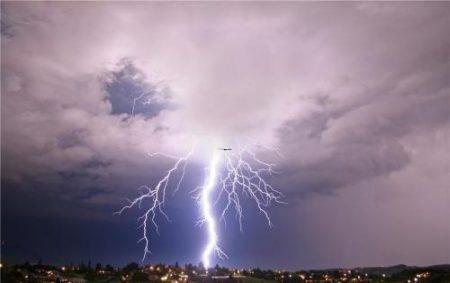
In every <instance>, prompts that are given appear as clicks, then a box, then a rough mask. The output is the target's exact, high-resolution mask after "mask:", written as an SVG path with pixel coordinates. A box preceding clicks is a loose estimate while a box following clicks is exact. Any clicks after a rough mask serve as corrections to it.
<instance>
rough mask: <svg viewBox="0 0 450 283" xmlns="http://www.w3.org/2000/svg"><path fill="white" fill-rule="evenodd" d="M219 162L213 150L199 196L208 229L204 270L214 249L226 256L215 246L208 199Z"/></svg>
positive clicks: (213, 221)
mask: <svg viewBox="0 0 450 283" xmlns="http://www.w3.org/2000/svg"><path fill="white" fill-rule="evenodd" d="M218 163H219V153H217V152H215V153H214V154H213V157H212V159H211V162H210V163H209V167H208V169H207V171H208V176H207V178H206V180H205V184H204V186H203V188H202V191H201V196H200V206H201V209H202V214H203V221H204V222H205V223H206V226H207V229H208V243H207V245H206V247H205V250H204V251H203V255H202V262H203V266H204V267H205V270H206V271H208V268H209V266H210V261H209V257H210V255H211V253H212V252H213V251H216V252H217V254H218V256H219V257H222V256H226V255H225V253H223V252H222V250H221V249H220V248H219V247H218V246H217V241H218V237H217V231H216V220H215V219H214V215H213V213H212V211H211V201H210V199H209V197H210V194H211V191H212V190H213V189H214V187H215V185H216V179H217V165H218Z"/></svg>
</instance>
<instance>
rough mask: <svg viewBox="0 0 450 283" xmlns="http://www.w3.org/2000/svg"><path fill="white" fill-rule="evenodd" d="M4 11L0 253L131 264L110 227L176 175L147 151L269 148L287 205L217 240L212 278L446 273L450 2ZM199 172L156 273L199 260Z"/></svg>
mask: <svg viewBox="0 0 450 283" xmlns="http://www.w3.org/2000/svg"><path fill="white" fill-rule="evenodd" d="M1 7H2V12H1V19H2V21H1V47H2V53H1V67H2V74H1V79H2V81H1V82H2V83H1V93H2V95H1V99H2V101H1V102H2V103H1V113H2V116H1V118H2V132H1V133H2V138H1V142H2V143H1V146H2V167H1V170H2V171H1V172H2V226H3V229H2V238H3V239H4V240H6V244H5V245H4V246H3V247H2V249H4V252H5V255H6V256H7V257H9V258H11V259H14V260H21V259H30V260H33V259H36V258H39V257H42V258H43V259H45V260H48V261H52V262H64V261H70V260H73V261H77V260H82V259H84V260H87V259H92V260H101V261H103V262H105V263H106V262H112V263H125V262H126V261H131V260H134V261H137V260H139V259H140V256H141V252H142V249H141V248H142V247H141V246H139V245H138V244H136V243H135V241H136V240H137V239H138V238H139V234H138V232H137V231H136V229H135V224H136V223H135V218H134V216H135V215H133V213H130V214H128V215H126V216H123V217H117V216H113V215H112V212H114V211H116V210H117V209H118V208H120V206H121V205H122V204H123V203H124V199H125V198H126V197H134V196H136V194H137V193H136V190H135V188H137V187H138V186H139V185H142V184H154V183H155V182H156V181H157V179H158V178H160V177H161V174H163V173H164V170H166V169H167V168H168V166H170V161H167V160H165V159H161V158H153V159H152V158H149V157H148V156H147V153H149V152H155V151H162V152H168V153H171V154H182V153H185V152H186V151H187V150H188V149H189V148H190V147H191V146H192V145H193V144H195V143H196V142H199V141H200V142H201V141H204V140H205V139H208V140H215V141H217V142H218V143H220V144H228V143H229V141H230V140H234V139H239V140H242V139H247V138H251V139H255V140H258V141H259V142H261V143H264V144H267V145H269V146H276V147H278V148H279V149H280V152H281V154H282V158H279V159H277V163H278V167H277V169H278V171H280V174H279V175H276V176H274V177H272V178H271V179H270V181H271V183H272V184H273V185H274V186H275V187H277V188H278V189H279V190H280V191H282V192H283V193H284V195H285V196H286V197H285V201H286V202H287V204H286V205H282V206H277V207H274V208H273V209H271V213H272V217H273V219H272V220H273V222H274V225H275V227H274V228H273V229H268V228H267V227H266V226H265V223H264V219H263V218H262V217H261V216H260V215H257V213H256V212H255V211H254V207H252V204H251V203H249V204H248V206H249V207H248V208H249V209H248V211H249V215H248V216H246V218H245V220H244V234H241V233H239V231H237V230H238V229H235V228H234V227H233V225H228V226H227V228H225V227H221V229H223V230H224V231H223V233H222V234H221V235H223V236H221V237H222V239H221V245H222V246H223V248H224V249H225V250H226V251H227V253H228V255H229V256H230V259H229V260H227V261H224V262H222V261H219V263H220V264H223V265H229V266H236V265H237V266H261V267H287V268H323V267H338V266H349V267H351V266H367V265H390V264H398V263H405V264H417V265H429V264H438V263H448V262H450V218H449V217H450V193H449V187H450V173H449V172H450V155H449V144H450V141H449V137H450V80H449V78H450V37H449V36H448V34H449V27H450V4H449V3H445V2H434V3H420V2H402V3H400V2H398V3H386V2H383V3H197V2H195V3H194V2H186V3H121V2H110V3H106V2H103V3H100V2H96V3H94V2H79V3H66V2H64V3H63V2H55V3H37V2H2V3H1ZM135 99H136V104H135V105H134V115H131V112H132V109H133V101H134V100H135ZM258 154H260V155H261V156H264V155H265V154H266V153H265V152H258ZM269 157H270V156H269ZM203 166H204V163H203V159H202V157H196V158H195V159H194V160H192V163H191V165H190V167H189V169H188V173H189V174H187V177H186V180H185V183H184V185H183V190H182V192H180V194H179V195H177V196H175V197H174V198H173V199H172V201H171V203H172V204H170V205H168V208H167V210H168V211H167V212H168V214H169V215H170V216H171V217H172V218H173V221H172V223H164V222H162V223H161V225H162V227H161V228H162V234H161V236H159V237H153V238H152V240H153V241H154V242H153V243H154V244H153V245H154V248H153V249H152V251H153V252H154V255H153V256H151V257H149V258H148V261H149V262H151V261H158V260H164V261H169V262H175V261H176V260H178V261H180V262H186V261H191V262H194V263H197V262H198V261H199V259H200V257H199V254H200V252H199V249H200V247H201V246H202V244H203V240H204V235H203V234H204V233H203V231H202V229H193V228H192V227H193V224H195V221H196V219H198V217H199V215H198V209H197V208H196V207H195V203H194V202H193V201H192V200H191V196H190V195H189V194H188V192H189V191H191V190H192V188H194V187H195V186H197V185H198V184H199V183H201V182H202V176H203V175H202V172H203V171H202V170H201V167H203ZM252 208H253V209H252ZM230 220H231V222H233V221H232V219H230ZM229 226H231V227H229ZM274 247H276V249H274Z"/></svg>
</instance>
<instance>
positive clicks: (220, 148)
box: [219, 147, 231, 151]
mask: <svg viewBox="0 0 450 283" xmlns="http://www.w3.org/2000/svg"><path fill="white" fill-rule="evenodd" d="M219 150H223V151H227V150H231V148H222V147H219Z"/></svg>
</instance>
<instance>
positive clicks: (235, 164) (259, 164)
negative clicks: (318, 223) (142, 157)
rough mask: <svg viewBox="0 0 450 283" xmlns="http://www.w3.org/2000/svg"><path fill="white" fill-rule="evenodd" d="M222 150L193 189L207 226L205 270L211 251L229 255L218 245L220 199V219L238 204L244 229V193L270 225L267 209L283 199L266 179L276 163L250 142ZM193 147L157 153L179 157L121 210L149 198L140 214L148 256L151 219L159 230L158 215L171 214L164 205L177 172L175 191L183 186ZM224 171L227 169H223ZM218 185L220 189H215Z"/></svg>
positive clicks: (203, 222) (238, 214)
mask: <svg viewBox="0 0 450 283" xmlns="http://www.w3.org/2000/svg"><path fill="white" fill-rule="evenodd" d="M233 151H234V152H231V151H226V152H225V151H224V152H222V151H219V150H217V149H215V150H214V151H213V154H212V156H211V159H210V160H209V163H208V166H207V167H206V168H205V172H206V174H205V180H204V183H203V185H202V186H199V187H197V188H196V189H195V190H194V191H193V192H196V196H195V199H197V202H198V205H199V206H200V210H201V219H200V221H199V224H204V225H205V226H206V230H207V236H208V237H207V238H208V240H207V243H206V245H205V247H204V250H203V253H202V263H203V266H204V267H205V270H206V271H208V268H209V267H210V262H211V261H210V258H211V255H212V254H213V253H214V252H215V253H216V255H217V256H218V257H219V258H228V256H227V255H226V254H225V253H224V252H223V251H222V250H221V249H220V247H219V246H218V242H219V237H218V233H217V230H216V228H217V223H218V221H217V220H216V217H215V215H214V212H213V208H214V207H215V206H217V205H218V204H219V203H223V204H224V205H223V207H222V208H221V209H220V211H221V213H220V219H219V221H223V222H225V217H226V215H227V214H228V213H229V212H230V211H231V210H232V209H233V208H234V212H235V216H236V218H237V220H238V222H239V228H240V230H241V231H243V229H242V226H243V208H242V206H241V197H242V196H246V197H248V198H250V199H252V200H253V201H254V203H255V204H256V206H257V208H258V210H259V211H260V212H261V214H262V215H263V216H264V217H265V218H266V220H267V222H268V225H269V227H272V221H271V219H270V217H269V214H268V212H267V208H268V207H269V206H270V205H271V204H272V202H276V203H283V202H282V201H281V200H280V199H281V197H282V194H281V192H279V191H278V190H276V189H274V188H273V187H272V186H271V185H270V184H269V183H268V182H267V181H266V180H265V178H266V177H267V176H270V175H272V174H274V173H276V172H275V170H274V166H275V165H274V164H271V163H267V162H264V161H262V160H261V159H259V158H258V157H257V156H256V154H255V153H254V152H253V151H252V150H251V149H250V147H249V146H243V147H241V146H239V147H238V149H237V150H233ZM192 154H193V151H191V152H189V153H188V154H187V155H186V156H183V157H175V156H172V155H168V154H162V153H154V154H151V156H155V155H162V156H165V157H167V158H173V159H175V160H176V161H175V163H174V165H173V167H172V168H170V169H169V170H168V171H167V172H166V175H165V176H164V177H163V178H162V179H161V180H160V181H159V182H158V183H157V184H156V186H154V187H149V186H142V187H141V188H140V190H141V195H140V196H139V197H137V198H135V199H134V200H129V204H128V205H126V206H124V207H122V209H121V210H119V211H118V212H117V214H122V213H123V212H124V211H125V210H128V209H131V208H133V207H138V208H141V205H142V203H143V202H144V201H146V202H148V203H149V205H148V208H147V210H146V211H145V213H144V214H143V215H142V216H140V217H139V218H138V221H140V223H141V225H140V226H139V227H140V228H142V231H143V232H142V233H143V236H142V238H141V239H140V240H139V241H138V242H140V241H143V242H144V244H145V247H144V256H143V258H142V260H144V259H145V257H146V255H147V254H148V253H150V250H149V243H150V241H149V237H148V231H147V228H148V223H151V224H153V227H154V228H155V231H156V233H158V234H159V232H158V225H157V222H156V216H157V215H158V214H161V215H163V216H164V217H165V218H167V220H169V218H168V216H167V215H166V214H165V213H164V211H163V209H162V208H163V205H164V202H165V200H166V194H167V192H166V191H167V190H168V188H169V183H170V180H171V179H172V178H175V175H174V174H175V172H177V171H181V174H180V176H179V179H178V181H177V183H176V184H177V185H176V186H175V187H174V190H173V193H175V192H177V191H178V190H179V188H180V185H181V182H182V180H183V178H184V175H185V172H186V166H187V163H188V160H189V158H190V157H191V155H192ZM222 171H223V172H222ZM215 189H217V191H215ZM214 193H216V194H217V197H216V200H215V201H214V202H212V200H211V198H212V196H213V194H214Z"/></svg>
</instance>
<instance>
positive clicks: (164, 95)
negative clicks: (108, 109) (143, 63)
mask: <svg viewBox="0 0 450 283" xmlns="http://www.w3.org/2000/svg"><path fill="white" fill-rule="evenodd" d="M105 89H106V92H107V93H108V99H109V101H110V102H111V105H112V114H130V115H138V114H143V115H144V116H145V117H148V118H151V117H154V116H157V115H158V114H159V113H160V112H161V111H162V110H163V109H165V108H168V107H169V92H168V89H167V88H165V89H162V90H161V89H159V88H158V87H157V86H156V85H153V84H152V83H151V82H150V81H149V80H148V78H147V77H146V76H145V74H144V73H143V72H142V71H141V70H139V69H138V68H137V67H136V66H134V65H133V62H132V61H130V60H127V59H123V60H121V62H120V63H119V64H118V70H117V71H113V72H111V73H109V74H108V75H107V76H106V80H105Z"/></svg>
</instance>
